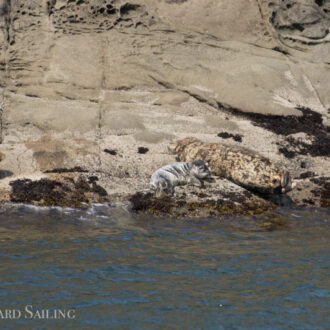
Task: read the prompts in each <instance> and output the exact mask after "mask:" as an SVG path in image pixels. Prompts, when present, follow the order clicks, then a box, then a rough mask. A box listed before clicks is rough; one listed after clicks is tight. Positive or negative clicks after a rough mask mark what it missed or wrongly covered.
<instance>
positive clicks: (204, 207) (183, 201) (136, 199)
mask: <svg viewBox="0 0 330 330" xmlns="http://www.w3.org/2000/svg"><path fill="white" fill-rule="evenodd" d="M222 184H223V186H222ZM221 186H222V189H221ZM181 189H182V188H181ZM186 189H187V190H184V189H182V190H181V191H179V192H178V193H177V192H176V193H175V195H174V196H171V197H170V196H162V197H156V196H155V195H154V194H153V193H151V192H147V193H144V192H138V193H136V194H134V195H132V196H131V197H130V198H129V201H130V203H131V210H132V211H133V212H136V213H138V214H149V215H156V216H169V217H174V218H186V217H188V218H195V217H197V218H208V217H220V216H225V215H254V214H261V213H264V212H266V211H269V210H273V209H275V208H276V206H275V204H273V203H272V202H269V201H267V200H264V199H262V198H260V197H258V196H256V195H254V194H252V193H250V192H248V191H246V190H245V189H243V188H240V187H237V186H236V185H234V184H232V183H230V182H227V181H225V180H223V181H222V180H221V181H218V182H217V184H215V185H214V186H213V187H208V188H207V189H204V190H199V189H196V188H195V187H189V188H186ZM188 189H189V190H188Z"/></svg>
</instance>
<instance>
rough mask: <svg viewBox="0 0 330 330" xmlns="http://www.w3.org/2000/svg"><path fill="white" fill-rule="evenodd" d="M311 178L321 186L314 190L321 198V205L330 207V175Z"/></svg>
mask: <svg viewBox="0 0 330 330" xmlns="http://www.w3.org/2000/svg"><path fill="white" fill-rule="evenodd" d="M310 180H311V181H312V182H314V183H316V184H317V185H318V186H319V188H318V189H315V190H313V191H312V192H313V193H314V195H315V196H317V197H319V198H320V206H321V207H330V177H319V178H311V179H310Z"/></svg>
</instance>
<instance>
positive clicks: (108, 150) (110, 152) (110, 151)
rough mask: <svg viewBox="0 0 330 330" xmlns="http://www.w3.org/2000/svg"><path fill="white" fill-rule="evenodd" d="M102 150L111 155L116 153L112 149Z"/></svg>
mask: <svg viewBox="0 0 330 330" xmlns="http://www.w3.org/2000/svg"><path fill="white" fill-rule="evenodd" d="M103 151H104V152H106V153H107V154H110V155H112V156H116V155H117V151H116V150H113V149H104V150H103Z"/></svg>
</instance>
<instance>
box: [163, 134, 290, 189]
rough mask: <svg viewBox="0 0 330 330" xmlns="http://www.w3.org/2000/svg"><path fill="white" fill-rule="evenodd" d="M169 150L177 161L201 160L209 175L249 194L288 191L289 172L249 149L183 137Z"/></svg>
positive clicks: (172, 144) (171, 145)
mask: <svg viewBox="0 0 330 330" xmlns="http://www.w3.org/2000/svg"><path fill="white" fill-rule="evenodd" d="M169 151H170V152H172V153H175V154H176V155H177V156H178V158H179V160H180V161H194V160H195V159H203V160H204V161H206V162H208V163H209V164H210V169H211V171H212V174H214V175H217V176H220V177H223V178H226V179H228V180H230V181H232V182H234V183H236V184H237V185H240V186H242V187H244V188H246V189H248V190H251V191H256V192H260V193H271V194H273V193H285V192H287V191H289V190H291V179H290V175H289V172H288V171H286V170H281V169H279V168H278V167H277V166H276V165H275V164H274V163H273V162H271V161H270V160H269V159H268V158H266V157H263V156H261V155H259V154H258V153H255V152H253V151H251V150H248V149H243V148H234V147H229V146H226V145H223V144H221V143H204V142H202V141H200V140H197V139H195V138H185V139H182V140H179V141H176V142H173V143H171V144H170V146H169Z"/></svg>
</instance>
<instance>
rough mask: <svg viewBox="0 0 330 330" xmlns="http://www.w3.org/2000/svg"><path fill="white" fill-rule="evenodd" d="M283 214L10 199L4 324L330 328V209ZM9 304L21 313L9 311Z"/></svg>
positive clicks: (3, 228)
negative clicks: (265, 218)
mask: <svg viewBox="0 0 330 330" xmlns="http://www.w3.org/2000/svg"><path fill="white" fill-rule="evenodd" d="M280 213H281V215H282V216H284V217H286V219H288V224H287V225H285V226H283V227H280V228H279V229H277V230H275V231H271V232H269V231H263V230H262V228H263V227H262V226H260V225H259V223H258V221H260V219H261V218H225V219H222V220H215V219H205V220H199V221H192V220H190V221H189V220H186V221H173V220H168V219H167V220H166V219H145V218H143V217H139V218H136V217H134V216H132V215H130V214H128V213H127V212H125V211H124V210H118V209H114V208H111V207H109V206H100V205H99V206H94V207H93V208H92V209H89V210H87V211H83V210H81V211H72V210H71V211H70V210H61V209H36V208H31V207H26V206H18V207H17V206H16V207H14V206H12V207H8V206H7V207H6V208H3V209H2V210H1V211H0V279H1V286H0V311H1V313H2V316H3V317H1V313H0V327H1V328H2V329H4V328H10V327H12V328H22V327H23V328H59V329H61V328H70V327H73V328H83V329H96V328H104V329H142V328H147V329H185V328H186V329H187V328H190V329H326V328H329V325H330V317H329V310H330V309H329V307H330V302H329V264H330V262H329V261H330V257H329V239H330V235H329V222H328V221H329V219H330V212H329V210H315V209H309V210H299V209H295V210H293V209H291V210H280ZM26 308H27V310H26ZM6 310H9V311H11V310H16V316H17V318H16V319H14V318H12V319H8V318H7V319H5V315H4V314H5V311H6ZM45 310H49V312H48V316H47V315H46V312H45ZM59 310H61V311H62V313H63V314H59ZM72 310H73V312H72ZM68 311H71V312H68ZM18 313H20V315H18ZM56 313H57V316H56V317H57V319H54V317H55V314H56ZM65 313H66V314H65ZM68 313H69V314H68ZM70 313H71V314H70ZM63 315H64V316H63ZM7 316H8V315H7ZM12 316H15V315H14V314H12ZM18 316H19V317H18Z"/></svg>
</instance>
